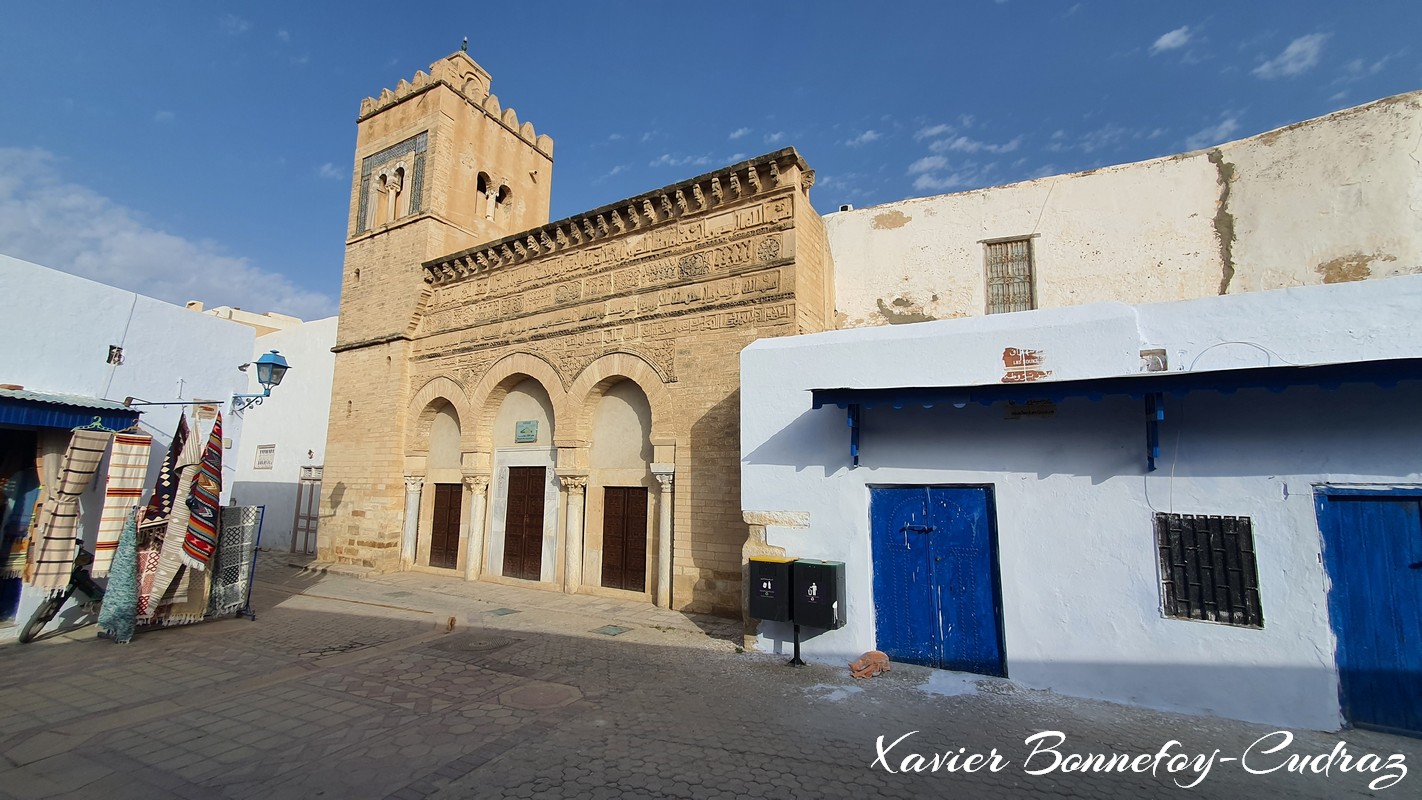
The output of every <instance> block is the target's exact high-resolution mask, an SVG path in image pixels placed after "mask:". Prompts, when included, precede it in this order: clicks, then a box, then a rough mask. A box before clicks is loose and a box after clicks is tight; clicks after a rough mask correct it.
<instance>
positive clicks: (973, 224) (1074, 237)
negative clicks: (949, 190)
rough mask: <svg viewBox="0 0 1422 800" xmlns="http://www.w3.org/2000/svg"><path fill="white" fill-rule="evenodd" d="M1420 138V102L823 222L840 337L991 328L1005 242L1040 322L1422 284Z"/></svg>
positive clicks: (1388, 103)
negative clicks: (1012, 241)
mask: <svg viewBox="0 0 1422 800" xmlns="http://www.w3.org/2000/svg"><path fill="white" fill-rule="evenodd" d="M1419 137H1422V92H1414V93H1411V94H1405V95H1398V96H1396V97H1391V98H1387V99H1384V100H1379V101H1377V102H1374V103H1370V104H1368V105H1364V106H1359V107H1357V108H1351V109H1345V110H1343V111H1339V112H1336V113H1333V114H1329V115H1328V116H1325V117H1320V118H1318V119H1313V120H1308V121H1306V122H1302V123H1299V124H1297V125H1291V126H1289V127H1287V128H1281V129H1279V130H1276V131H1270V132H1268V133H1264V134H1260V135H1258V136H1254V137H1251V138H1249V139H1243V140H1240V141H1237V142H1231V143H1228V144H1224V145H1221V146H1219V147H1218V148H1212V149H1211V150H1208V151H1203V150H1202V151H1197V152H1193V153H1186V154H1182V155H1176V156H1170V157H1168V158H1159V159H1155V160H1153V161H1144V162H1140V163H1135V164H1124V165H1120V166H1112V167H1104V168H1101V169H1096V170H1090V171H1087V172H1080V173H1075V174H1070V175H1058V176H1053V177H1048V178H1041V179H1039V180H1034V181H1027V182H1024V183H1016V184H1011V185H1007V186H998V187H992V188H987V189H980V190H977V191H971V192H962V193H959V194H950V195H942V196H937V197H927V198H921V199H913V200H904V201H901V202H897V203H888V204H885V205H880V206H874V207H872V208H864V209H858V210H854V211H848V212H840V213H834V214H828V215H826V216H825V228H826V233H827V235H828V238H829V245H830V250H831V252H832V253H833V256H834V264H835V301H836V309H837V312H838V327H841V328H844V327H859V326H864V325H882V324H885V323H900V322H915V321H923V320H925V319H948V318H953V317H963V316H976V315H981V314H983V313H984V312H985V310H986V305H987V297H986V289H985V285H984V284H985V267H984V256H983V244H982V243H981V242H982V241H983V240H987V239H998V238H1005V237H1022V236H1033V237H1035V238H1033V248H1034V250H1035V259H1036V271H1037V295H1038V307H1039V308H1053V307H1059V306H1065V305H1077V304H1083V303H1094V302H1100V301H1105V300H1119V301H1123V302H1128V303H1155V302H1164V301H1170V300H1184V299H1191V298H1198V297H1208V296H1212V295H1218V294H1223V293H1226V292H1228V293H1235V292H1244V291H1257V290H1261V289H1278V288H1287V287H1291V286H1302V285H1312V284H1320V283H1338V282H1347V281H1354V280H1362V279H1365V278H1377V277H1388V276H1392V275H1399V274H1410V273H1417V272H1422V228H1419V226H1418V224H1417V216H1416V209H1417V208H1419V207H1422V161H1419V159H1418V158H1417V157H1416V155H1417V153H1416V150H1417V142H1418V140H1419ZM1226 243H1228V246H1227V247H1226V246H1225V244H1226Z"/></svg>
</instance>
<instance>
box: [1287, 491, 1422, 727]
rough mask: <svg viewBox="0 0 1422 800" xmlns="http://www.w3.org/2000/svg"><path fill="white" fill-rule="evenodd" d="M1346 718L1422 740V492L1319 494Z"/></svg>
mask: <svg viewBox="0 0 1422 800" xmlns="http://www.w3.org/2000/svg"><path fill="white" fill-rule="evenodd" d="M1314 499H1315V505H1316V508H1317V511H1318V527H1319V530H1320V531H1321V532H1322V533H1323V563H1324V566H1325V568H1326V569H1327V570H1328V579H1329V589H1328V616H1329V620H1330V622H1331V624H1332V627H1333V632H1334V634H1335V636H1336V638H1337V640H1338V651H1337V656H1336V658H1337V663H1338V693H1339V700H1340V703H1341V706H1342V709H1343V716H1344V718H1345V719H1347V720H1348V722H1350V723H1352V724H1353V725H1356V726H1358V727H1365V728H1377V729H1380V730H1386V731H1393V732H1399V733H1409V734H1412V735H1414V736H1415V735H1418V734H1422V489H1382V490H1366V489H1350V488H1339V487H1320V488H1319V489H1318V490H1317V492H1316V494H1315V498H1314Z"/></svg>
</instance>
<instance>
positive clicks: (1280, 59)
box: [1254, 33, 1328, 80]
mask: <svg viewBox="0 0 1422 800" xmlns="http://www.w3.org/2000/svg"><path fill="white" fill-rule="evenodd" d="M1327 40H1328V34H1326V33H1311V34H1309V35H1308V36H1300V37H1299V38H1297V39H1295V40H1293V41H1292V42H1289V46H1288V47H1285V48H1284V52H1282V53H1280V54H1279V55H1277V56H1275V57H1273V58H1271V59H1269V60H1268V61H1265V62H1264V63H1263V64H1260V65H1259V66H1257V67H1255V68H1254V74H1255V75H1257V76H1258V77H1260V78H1264V79H1266V80H1267V79H1273V78H1291V77H1293V76H1295V75H1302V74H1303V73H1305V72H1307V71H1309V70H1310V69H1313V68H1314V66H1315V65H1317V64H1318V59H1319V56H1321V55H1322V54H1323V43H1324V42H1325V41H1327Z"/></svg>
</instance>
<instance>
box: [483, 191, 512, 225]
mask: <svg viewBox="0 0 1422 800" xmlns="http://www.w3.org/2000/svg"><path fill="white" fill-rule="evenodd" d="M512 203H513V190H512V189H510V188H509V187H508V186H507V185H505V186H500V187H499V194H498V196H497V197H496V198H495V199H494V205H495V206H496V207H497V209H498V210H497V212H496V214H495V216H499V217H502V216H503V215H505V214H507V213H509V207H510V205H511V204H512ZM489 219H490V220H492V219H494V217H493V216H491V217H489Z"/></svg>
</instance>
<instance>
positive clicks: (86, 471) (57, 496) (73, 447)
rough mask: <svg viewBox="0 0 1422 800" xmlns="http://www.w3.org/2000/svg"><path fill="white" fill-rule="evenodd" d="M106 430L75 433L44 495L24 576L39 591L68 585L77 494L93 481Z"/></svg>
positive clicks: (106, 439) (76, 529) (104, 447)
mask: <svg viewBox="0 0 1422 800" xmlns="http://www.w3.org/2000/svg"><path fill="white" fill-rule="evenodd" d="M112 436H113V434H112V433H109V432H108V431H96V430H76V431H74V435H73V437H71V438H70V440H69V447H68V449H66V450H65V451H64V460H63V461H62V462H61V463H60V467H59V480H58V481H57V482H56V483H55V485H54V486H52V487H50V489H49V491H48V492H46V497H45V501H44V505H43V506H41V507H40V521H39V529H38V532H37V535H36V540H35V542H34V544H33V545H32V546H31V547H30V553H29V556H30V563H29V568H28V569H27V570H26V572H27V575H26V577H28V578H29V581H30V584H31V585H33V586H36V587H39V588H41V589H50V590H58V589H62V588H64V587H65V586H66V585H67V584H68V583H69V574H70V572H71V571H73V568H74V555H75V547H76V545H77V544H78V539H77V538H76V537H77V534H78V532H79V495H81V494H83V493H84V490H85V489H86V488H88V486H89V484H90V483H91V482H93V480H94V473H95V472H97V471H98V469H99V462H100V461H102V460H103V458H104V453H105V451H107V450H108V449H109V439H110V437H112Z"/></svg>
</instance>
